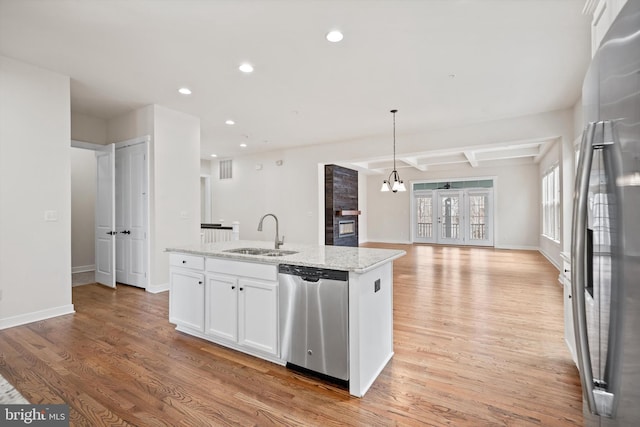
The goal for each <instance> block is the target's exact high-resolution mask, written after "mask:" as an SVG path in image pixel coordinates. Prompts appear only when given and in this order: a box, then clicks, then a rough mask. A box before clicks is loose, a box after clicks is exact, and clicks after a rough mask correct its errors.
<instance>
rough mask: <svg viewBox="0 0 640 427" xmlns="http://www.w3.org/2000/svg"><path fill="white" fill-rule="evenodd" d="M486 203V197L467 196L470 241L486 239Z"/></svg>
mask: <svg viewBox="0 0 640 427" xmlns="http://www.w3.org/2000/svg"><path fill="white" fill-rule="evenodd" d="M487 202H488V200H487V196H484V195H476V196H474V195H470V196H469V225H470V230H469V238H470V239H471V240H484V239H486V238H487V237H486V236H487V224H486V222H487V221H486V219H487V215H486V208H487Z"/></svg>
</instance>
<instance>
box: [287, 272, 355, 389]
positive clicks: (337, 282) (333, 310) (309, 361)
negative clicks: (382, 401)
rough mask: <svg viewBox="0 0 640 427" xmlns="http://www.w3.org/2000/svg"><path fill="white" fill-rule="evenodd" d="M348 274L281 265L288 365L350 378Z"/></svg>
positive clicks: (331, 375) (330, 375)
mask: <svg viewBox="0 0 640 427" xmlns="http://www.w3.org/2000/svg"><path fill="white" fill-rule="evenodd" d="M348 278H349V273H348V272H347V271H340V270H327V269H322V268H314V267H303V266H298V265H288V264H281V265H280V267H279V282H280V289H279V299H280V337H281V344H282V347H281V349H282V358H283V359H285V360H286V361H287V367H290V368H294V369H295V368H303V370H309V371H313V372H316V373H320V374H322V375H326V376H329V377H332V378H335V379H339V380H343V381H348V380H349V292H348V284H349V282H348Z"/></svg>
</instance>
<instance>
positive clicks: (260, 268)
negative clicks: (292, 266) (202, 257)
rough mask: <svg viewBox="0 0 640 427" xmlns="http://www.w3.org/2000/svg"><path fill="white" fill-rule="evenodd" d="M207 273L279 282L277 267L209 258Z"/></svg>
mask: <svg viewBox="0 0 640 427" xmlns="http://www.w3.org/2000/svg"><path fill="white" fill-rule="evenodd" d="M207 272H209V273H222V274H231V275H234V276H242V277H251V278H254V279H262V280H268V281H271V282H274V281H276V280H278V267H277V266H276V265H272V264H259V263H253V262H243V261H230V260H226V259H220V258H207Z"/></svg>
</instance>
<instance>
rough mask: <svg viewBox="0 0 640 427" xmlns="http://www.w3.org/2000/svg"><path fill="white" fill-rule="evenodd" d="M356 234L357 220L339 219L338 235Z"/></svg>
mask: <svg viewBox="0 0 640 427" xmlns="http://www.w3.org/2000/svg"><path fill="white" fill-rule="evenodd" d="M355 234H356V220H355V219H349V220H342V221H338V237H346V236H354V235H355Z"/></svg>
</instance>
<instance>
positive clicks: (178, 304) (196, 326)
mask: <svg viewBox="0 0 640 427" xmlns="http://www.w3.org/2000/svg"><path fill="white" fill-rule="evenodd" d="M178 256H179V255H171V257H172V258H173V257H178ZM176 262H177V261H176ZM172 265H173V262H172ZM169 276H170V277H169V295H170V298H169V321H170V322H171V323H174V324H176V325H177V326H179V327H180V326H183V327H186V328H189V329H193V330H195V331H198V332H204V274H203V272H201V271H198V270H194V269H189V268H182V267H171V269H170V272H169Z"/></svg>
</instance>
